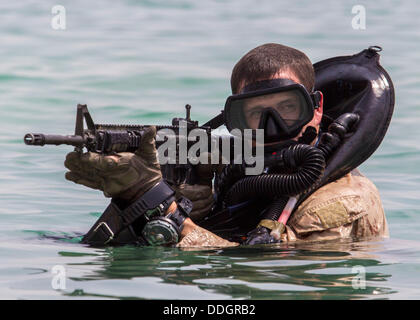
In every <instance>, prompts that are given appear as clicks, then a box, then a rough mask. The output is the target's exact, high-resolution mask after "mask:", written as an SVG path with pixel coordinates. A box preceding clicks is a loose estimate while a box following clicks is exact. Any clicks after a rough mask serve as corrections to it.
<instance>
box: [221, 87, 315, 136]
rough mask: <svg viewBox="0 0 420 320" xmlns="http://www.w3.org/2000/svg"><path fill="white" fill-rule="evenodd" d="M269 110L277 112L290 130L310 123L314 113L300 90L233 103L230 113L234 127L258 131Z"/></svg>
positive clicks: (243, 99) (248, 98) (239, 100)
mask: <svg viewBox="0 0 420 320" xmlns="http://www.w3.org/2000/svg"><path fill="white" fill-rule="evenodd" d="M268 109H270V110H271V111H275V112H277V113H278V115H279V116H280V117H281V118H282V119H283V121H284V123H285V125H286V126H287V127H288V128H294V127H296V126H299V125H301V124H302V123H303V122H304V121H306V122H307V121H309V120H310V119H311V118H312V112H313V110H312V107H311V106H309V105H308V103H307V101H306V100H305V97H304V96H303V94H302V92H301V91H300V90H298V89H292V90H288V91H282V92H275V93H269V94H264V95H259V96H252V97H247V98H242V99H237V100H233V101H232V102H231V107H230V110H229V111H230V119H231V123H232V127H233V128H238V129H258V126H259V123H260V120H261V117H262V115H263V113H264V112H265V111H266V110H268ZM308 119H309V120H308Z"/></svg>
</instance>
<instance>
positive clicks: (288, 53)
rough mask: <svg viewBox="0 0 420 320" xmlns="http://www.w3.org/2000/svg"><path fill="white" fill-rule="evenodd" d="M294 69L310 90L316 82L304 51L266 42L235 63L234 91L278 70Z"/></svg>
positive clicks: (270, 75) (237, 91)
mask: <svg viewBox="0 0 420 320" xmlns="http://www.w3.org/2000/svg"><path fill="white" fill-rule="evenodd" d="M286 70H290V71H292V72H293V73H294V74H295V75H296V76H297V77H298V78H299V80H300V81H301V83H302V84H303V85H304V86H305V88H306V89H307V90H308V91H309V92H310V91H312V88H313V86H314V84H315V72H314V68H313V66H312V63H311V61H310V60H309V58H308V57H307V56H306V54H304V53H303V52H301V51H299V50H296V49H294V48H291V47H287V46H284V45H281V44H277V43H266V44H263V45H261V46H259V47H256V48H254V49H252V50H251V51H249V52H248V53H247V54H246V55H244V56H243V57H242V58H241V60H239V61H238V63H237V64H236V65H235V67H234V68H233V71H232V77H231V79H230V85H231V87H232V93H233V94H236V93H239V90H240V88H241V87H242V86H244V85H247V84H250V83H253V82H256V81H259V80H265V79H269V78H271V77H273V76H274V75H275V74H276V73H277V72H278V71H286Z"/></svg>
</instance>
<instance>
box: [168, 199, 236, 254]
mask: <svg viewBox="0 0 420 320" xmlns="http://www.w3.org/2000/svg"><path fill="white" fill-rule="evenodd" d="M176 208H177V205H176V203H175V202H173V203H172V204H171V206H170V207H169V208H168V211H167V213H168V214H169V213H173V212H174V211H175V210H176ZM237 245H239V244H238V243H236V242H231V241H228V240H225V239H223V238H221V237H219V236H217V235H215V234H214V233H212V232H210V231H208V230H206V229H204V228H202V227H200V226H198V225H196V224H195V223H194V221H193V220H192V219H191V218H186V219H185V220H184V222H183V224H182V231H181V234H180V241H179V242H178V244H177V245H176V246H177V247H179V248H192V247H233V246H237Z"/></svg>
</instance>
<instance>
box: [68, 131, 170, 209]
mask: <svg viewBox="0 0 420 320" xmlns="http://www.w3.org/2000/svg"><path fill="white" fill-rule="evenodd" d="M155 136H156V127H154V126H151V127H149V128H147V129H146V132H145V133H144V135H143V138H142V140H141V144H140V146H139V148H138V149H137V150H136V152H135V153H131V152H121V153H117V154H114V155H108V156H106V155H102V154H99V153H95V152H86V153H83V154H80V153H78V152H70V153H69V154H68V155H67V157H66V161H65V162H64V165H65V167H66V168H68V169H69V170H70V171H69V172H67V173H66V179H67V180H70V181H73V182H75V183H78V184H82V185H84V186H86V187H89V188H92V189H98V190H102V191H103V193H104V195H105V196H106V197H117V198H121V199H124V200H126V201H128V202H132V201H134V200H136V199H137V198H139V197H140V196H141V195H143V194H144V193H145V192H146V191H148V190H149V189H150V188H151V187H153V186H154V185H155V184H156V183H158V182H159V181H160V180H161V179H162V174H161V171H160V165H159V162H158V160H157V156H156V147H155V143H154V138H155Z"/></svg>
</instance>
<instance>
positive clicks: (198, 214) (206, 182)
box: [174, 153, 221, 221]
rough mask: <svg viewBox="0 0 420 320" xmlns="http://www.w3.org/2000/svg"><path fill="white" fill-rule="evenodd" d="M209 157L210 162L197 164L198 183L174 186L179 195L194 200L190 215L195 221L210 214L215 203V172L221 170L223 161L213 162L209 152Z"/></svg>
mask: <svg viewBox="0 0 420 320" xmlns="http://www.w3.org/2000/svg"><path fill="white" fill-rule="evenodd" d="M207 157H208V164H202V163H199V164H197V167H196V174H197V176H198V183H197V184H194V185H190V184H181V185H178V186H174V189H175V191H176V193H177V196H184V197H186V198H188V199H189V200H191V201H192V203H193V209H192V211H191V212H190V217H191V219H192V220H193V221H200V220H201V219H202V218H204V217H205V216H206V215H208V214H209V212H210V209H211V207H212V206H213V204H214V197H213V177H214V172H215V171H217V170H220V167H221V161H219V163H218V164H211V155H210V154H209V153H208V154H207Z"/></svg>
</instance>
